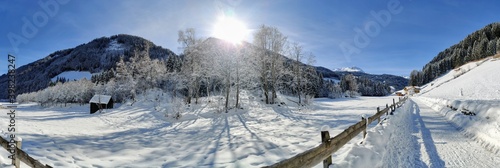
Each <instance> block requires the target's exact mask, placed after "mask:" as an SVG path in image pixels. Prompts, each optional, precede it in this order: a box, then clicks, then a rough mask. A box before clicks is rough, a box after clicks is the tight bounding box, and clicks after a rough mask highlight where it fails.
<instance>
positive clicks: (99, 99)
mask: <svg viewBox="0 0 500 168" xmlns="http://www.w3.org/2000/svg"><path fill="white" fill-rule="evenodd" d="M109 100H111V96H109V95H94V97H92V99H90V101H89V103H99V104H108V102H109Z"/></svg>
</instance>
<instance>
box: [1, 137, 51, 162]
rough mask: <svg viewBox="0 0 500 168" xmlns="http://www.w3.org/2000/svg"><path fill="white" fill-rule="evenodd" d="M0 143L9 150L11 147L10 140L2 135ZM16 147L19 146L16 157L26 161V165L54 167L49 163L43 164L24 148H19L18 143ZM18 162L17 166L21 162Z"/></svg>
mask: <svg viewBox="0 0 500 168" xmlns="http://www.w3.org/2000/svg"><path fill="white" fill-rule="evenodd" d="M0 144H1V145H2V147H3V148H5V150H7V151H9V150H10V148H9V141H7V140H5V139H3V137H1V136H0ZM16 148H17V150H16V154H15V157H16V158H17V159H19V160H20V161H22V162H24V163H25V164H26V165H28V166H30V167H32V168H52V167H51V166H49V165H43V164H42V163H40V162H39V161H38V160H36V159H34V158H32V157H31V156H30V155H28V154H27V153H26V152H24V151H23V150H21V149H20V148H19V146H17V145H16ZM9 153H10V152H9ZM16 164H17V165H15V166H16V167H19V162H17V163H16Z"/></svg>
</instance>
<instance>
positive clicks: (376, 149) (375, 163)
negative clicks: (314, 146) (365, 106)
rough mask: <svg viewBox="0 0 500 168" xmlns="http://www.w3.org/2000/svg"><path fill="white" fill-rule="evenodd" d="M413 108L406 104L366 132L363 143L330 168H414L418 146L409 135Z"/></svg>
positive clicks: (356, 145)
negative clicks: (385, 167)
mask: <svg viewBox="0 0 500 168" xmlns="http://www.w3.org/2000/svg"><path fill="white" fill-rule="evenodd" d="M413 105H414V103H409V102H407V103H405V104H404V105H403V106H402V107H401V108H399V109H397V110H396V111H395V112H394V115H391V116H388V119H387V120H385V121H383V122H382V124H379V125H377V126H375V127H373V128H368V130H367V136H366V139H365V141H364V142H363V143H356V144H355V145H354V146H353V147H352V148H351V149H350V150H349V151H348V154H347V156H346V158H345V160H344V161H343V162H340V163H334V164H333V165H332V166H330V167H384V165H391V166H392V167H414V165H413V164H414V158H418V156H416V155H417V154H418V153H419V151H417V150H418V147H413V146H415V144H418V143H417V142H416V139H415V138H414V135H412V133H413V132H414V131H415V130H414V124H408V123H413V122H414V121H413V118H412V113H411V112H412V111H414V110H413V109H414V106H413ZM391 151H399V152H391ZM391 154H392V155H391ZM393 154H398V155H397V156H393Z"/></svg>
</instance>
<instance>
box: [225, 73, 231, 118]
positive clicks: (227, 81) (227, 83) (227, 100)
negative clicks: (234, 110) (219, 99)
mask: <svg viewBox="0 0 500 168" xmlns="http://www.w3.org/2000/svg"><path fill="white" fill-rule="evenodd" d="M230 89H231V85H230V83H229V77H228V78H226V106H225V107H226V113H227V112H228V110H229V108H228V107H229V91H230Z"/></svg>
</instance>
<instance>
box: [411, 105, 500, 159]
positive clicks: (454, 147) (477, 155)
mask: <svg viewBox="0 0 500 168" xmlns="http://www.w3.org/2000/svg"><path fill="white" fill-rule="evenodd" d="M413 101H414V102H415V103H414V104H413V108H411V109H412V111H411V112H412V113H413V114H412V116H413V117H412V118H413V120H414V124H415V126H416V129H418V132H416V133H415V134H414V135H415V136H416V137H417V141H418V143H419V145H420V160H421V162H420V163H418V162H417V164H415V165H416V166H417V167H497V166H498V165H500V156H498V155H495V154H494V153H491V152H489V151H487V150H485V149H484V148H482V147H481V146H480V145H479V144H478V143H477V142H475V141H473V140H472V139H470V138H468V137H466V136H464V135H463V133H462V132H461V131H460V130H457V129H456V127H454V126H453V125H452V124H451V123H450V122H449V121H447V120H446V119H445V118H444V117H442V116H441V115H440V114H439V113H438V112H436V111H434V110H433V109H431V108H430V107H428V106H427V105H425V104H424V103H422V102H421V101H420V100H418V99H413ZM422 164H425V165H422Z"/></svg>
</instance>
